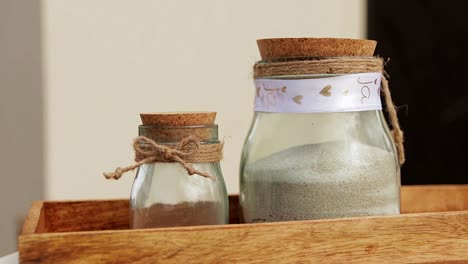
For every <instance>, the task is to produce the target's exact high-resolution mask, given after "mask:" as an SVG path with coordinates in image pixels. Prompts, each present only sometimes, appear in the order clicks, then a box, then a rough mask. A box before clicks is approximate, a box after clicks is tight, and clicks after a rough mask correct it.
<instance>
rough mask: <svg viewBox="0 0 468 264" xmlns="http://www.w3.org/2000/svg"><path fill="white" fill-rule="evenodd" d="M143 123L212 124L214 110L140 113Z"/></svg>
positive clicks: (173, 124)
mask: <svg viewBox="0 0 468 264" xmlns="http://www.w3.org/2000/svg"><path fill="white" fill-rule="evenodd" d="M140 118H141V121H142V122H143V125H160V126H196V125H212V124H214V121H215V118H216V112H161V113H141V114H140Z"/></svg>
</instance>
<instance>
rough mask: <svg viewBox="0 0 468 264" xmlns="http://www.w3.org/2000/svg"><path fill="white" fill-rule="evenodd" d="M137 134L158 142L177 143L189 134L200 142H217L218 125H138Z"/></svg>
mask: <svg viewBox="0 0 468 264" xmlns="http://www.w3.org/2000/svg"><path fill="white" fill-rule="evenodd" d="M138 135H139V136H144V137H147V138H150V139H152V140H154V141H156V142H157V143H160V144H177V143H179V142H180V141H182V140H183V139H185V138H187V137H190V136H193V137H197V138H199V139H200V142H201V143H206V144H216V143H219V139H218V125H216V124H213V125H197V126H160V125H140V126H139V127H138Z"/></svg>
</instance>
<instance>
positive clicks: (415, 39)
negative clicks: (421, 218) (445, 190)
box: [368, 0, 468, 184]
mask: <svg viewBox="0 0 468 264" xmlns="http://www.w3.org/2000/svg"><path fill="white" fill-rule="evenodd" d="M467 10H468V9H467V8H466V4H465V3H464V1H444V2H441V1H422V0H418V1H405V0H393V1H381V0H368V38H369V39H374V40H378V45H377V50H376V55H379V56H382V57H384V58H390V61H389V63H388V64H387V66H386V71H387V73H388V74H389V75H390V89H391V91H392V96H393V100H394V102H395V105H397V106H399V110H398V116H399V119H400V123H401V125H402V128H403V130H404V132H405V140H406V142H405V147H406V153H407V154H406V155H407V156H406V163H405V165H404V166H403V167H402V171H401V173H402V183H403V184H449V183H457V184H459V183H468V84H467V80H468V78H465V77H466V76H468V14H467Z"/></svg>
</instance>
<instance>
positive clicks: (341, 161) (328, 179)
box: [240, 110, 400, 222]
mask: <svg viewBox="0 0 468 264" xmlns="http://www.w3.org/2000/svg"><path fill="white" fill-rule="evenodd" d="M395 153H396V150H395V146H394V144H393V141H392V140H391V137H390V131H389V129H388V126H387V124H386V122H385V119H384V117H383V114H382V111H379V110H371V111H359V112H339V113H268V112H256V113H255V115H254V118H253V123H252V126H251V128H250V131H249V134H248V136H247V139H246V141H245V144H244V148H243V153H242V159H241V166H240V203H241V208H242V218H243V221H244V222H272V221H288V220H308V219H322V218H338V217H352V216H366V215H389V214H398V213H399V211H400V167H399V164H398V160H397V157H396V154H395Z"/></svg>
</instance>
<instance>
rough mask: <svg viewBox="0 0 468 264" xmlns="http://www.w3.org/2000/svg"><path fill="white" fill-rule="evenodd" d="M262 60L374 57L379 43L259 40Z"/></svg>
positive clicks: (363, 40)
mask: <svg viewBox="0 0 468 264" xmlns="http://www.w3.org/2000/svg"><path fill="white" fill-rule="evenodd" d="M257 45H258V49H259V50H260V55H261V57H262V60H271V59H284V58H299V57H344V56H373V55H374V51H375V47H376V46H377V41H374V40H367V39H343V38H272V39H259V40H257Z"/></svg>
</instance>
